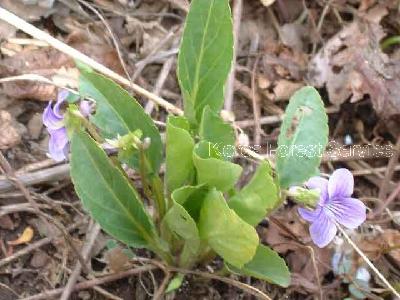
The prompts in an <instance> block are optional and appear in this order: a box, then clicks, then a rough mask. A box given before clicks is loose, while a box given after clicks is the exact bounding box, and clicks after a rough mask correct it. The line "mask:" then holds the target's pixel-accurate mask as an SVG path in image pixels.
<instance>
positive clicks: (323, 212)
mask: <svg viewBox="0 0 400 300" xmlns="http://www.w3.org/2000/svg"><path fill="white" fill-rule="evenodd" d="M306 186H307V187H308V188H309V189H319V190H320V192H321V194H320V199H319V202H318V204H317V207H316V209H315V210H309V209H305V208H299V209H298V211H299V214H300V216H302V217H303V219H305V220H306V221H308V222H310V223H311V225H310V235H311V239H312V240H313V242H314V243H315V244H316V245H317V246H318V247H320V248H323V247H325V246H326V245H328V244H329V243H330V242H331V241H332V240H333V238H334V237H335V235H336V231H337V228H336V222H337V223H339V224H341V225H343V226H344V227H347V228H349V229H355V228H357V227H358V226H360V225H361V224H362V223H363V222H364V221H365V219H366V207H365V205H364V203H362V202H361V201H360V200H358V199H355V198H351V195H352V194H353V188H354V178H353V175H352V174H351V172H350V171H349V170H347V169H337V170H335V171H334V172H333V174H332V175H331V177H330V178H329V181H328V180H327V179H325V178H322V177H312V178H310V179H309V180H308V181H307V183H306Z"/></svg>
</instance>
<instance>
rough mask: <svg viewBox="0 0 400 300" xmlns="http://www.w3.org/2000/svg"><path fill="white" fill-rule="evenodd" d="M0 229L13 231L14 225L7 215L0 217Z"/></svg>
mask: <svg viewBox="0 0 400 300" xmlns="http://www.w3.org/2000/svg"><path fill="white" fill-rule="evenodd" d="M0 228H2V229H8V230H13V229H14V228H15V224H14V222H13V221H12V219H11V217H10V216H9V215H5V216H1V217H0Z"/></svg>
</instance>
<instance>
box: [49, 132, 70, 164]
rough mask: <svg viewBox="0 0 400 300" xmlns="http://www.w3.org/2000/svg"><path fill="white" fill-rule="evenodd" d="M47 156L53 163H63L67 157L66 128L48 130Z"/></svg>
mask: <svg viewBox="0 0 400 300" xmlns="http://www.w3.org/2000/svg"><path fill="white" fill-rule="evenodd" d="M49 133H50V140H49V155H50V157H51V158H52V159H54V160H55V161H63V160H65V159H66V158H67V155H68V142H69V141H68V135H67V129H66V128H64V127H63V128H59V129H57V130H49Z"/></svg>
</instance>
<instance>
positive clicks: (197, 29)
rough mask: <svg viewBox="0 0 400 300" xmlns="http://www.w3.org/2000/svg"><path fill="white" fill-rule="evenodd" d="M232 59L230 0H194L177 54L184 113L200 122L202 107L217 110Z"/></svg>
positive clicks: (191, 119) (222, 97) (194, 122)
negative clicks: (207, 106)
mask: <svg viewBox="0 0 400 300" xmlns="http://www.w3.org/2000/svg"><path fill="white" fill-rule="evenodd" d="M232 58H233V31H232V18H231V13H230V8H229V0H193V1H192V2H191V6H190V11H189V14H188V15H187V18H186V24H185V29H184V33H183V38H182V44H181V47H180V50H179V56H178V79H179V83H180V86H181V89H182V93H183V98H184V107H185V115H186V117H187V118H188V119H189V121H190V122H191V123H193V124H198V123H199V122H200V118H201V115H202V113H203V108H204V107H205V106H206V105H209V106H210V108H211V109H212V110H213V111H215V112H218V111H219V110H220V109H221V107H222V104H223V102H224V84H225V81H226V78H227V76H228V73H229V70H230V68H231V64H232Z"/></svg>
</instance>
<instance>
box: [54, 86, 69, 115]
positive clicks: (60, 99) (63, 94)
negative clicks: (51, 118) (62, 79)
mask: <svg viewBox="0 0 400 300" xmlns="http://www.w3.org/2000/svg"><path fill="white" fill-rule="evenodd" d="M68 94H69V92H68V91H67V90H61V91H60V92H59V93H58V95H57V102H56V104H55V105H54V108H53V111H54V114H55V115H56V116H57V117H59V118H63V116H62V114H61V112H60V107H61V105H62V104H63V103H64V102H65V100H67V97H68Z"/></svg>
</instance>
